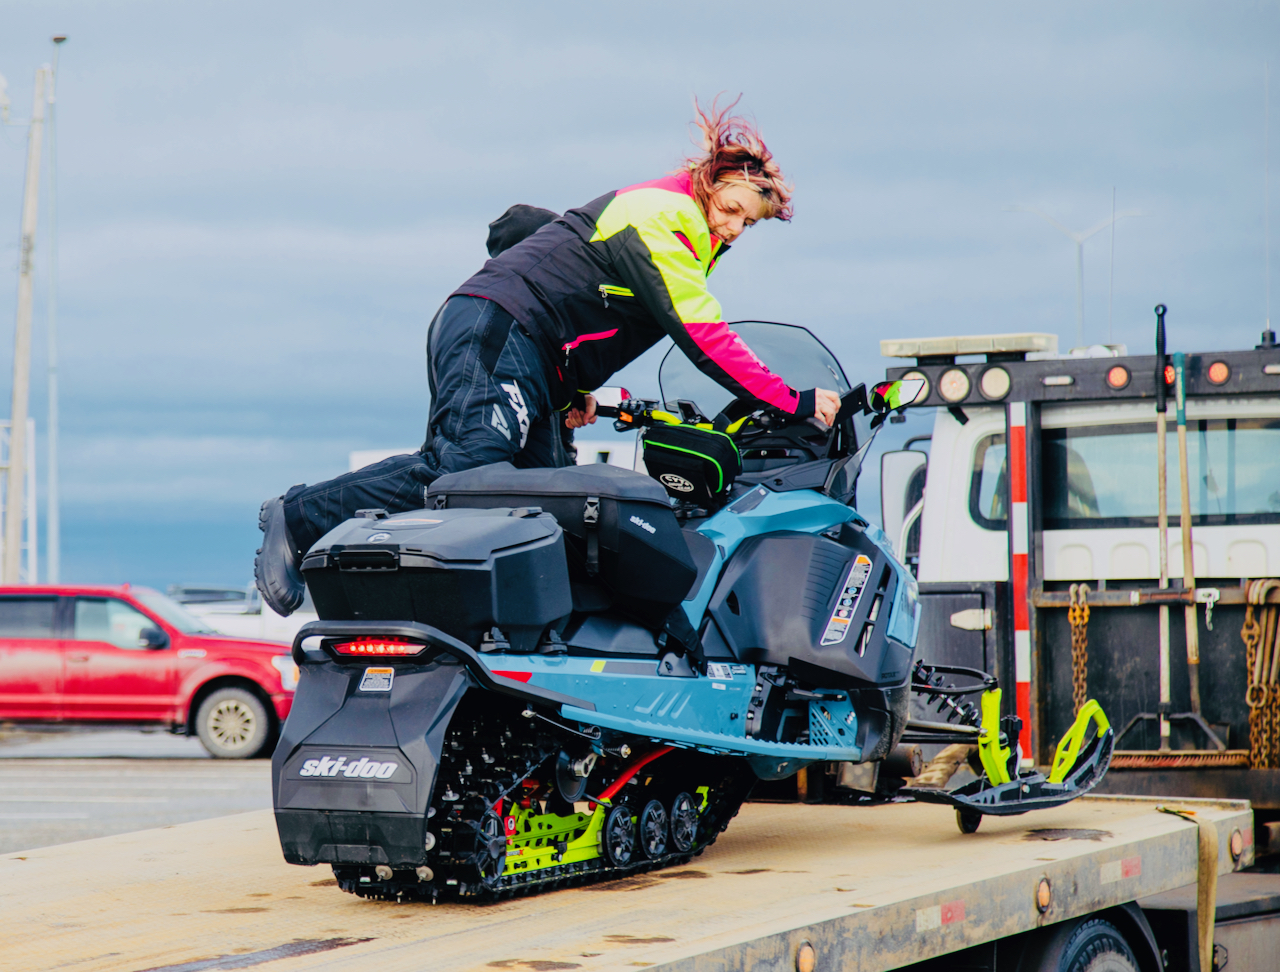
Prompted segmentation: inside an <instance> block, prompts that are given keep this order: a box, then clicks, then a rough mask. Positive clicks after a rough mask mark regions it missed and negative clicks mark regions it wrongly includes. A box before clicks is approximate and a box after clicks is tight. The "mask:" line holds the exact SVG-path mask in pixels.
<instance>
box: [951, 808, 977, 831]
mask: <svg viewBox="0 0 1280 972" xmlns="http://www.w3.org/2000/svg"><path fill="white" fill-rule="evenodd" d="M981 823H982V814H980V813H979V812H978V811H977V810H962V809H961V808H960V807H956V826H957V827H959V828H960V833H962V834H976V833H977V832H978V825H979V824H981Z"/></svg>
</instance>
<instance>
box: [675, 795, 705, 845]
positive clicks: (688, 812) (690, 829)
mask: <svg viewBox="0 0 1280 972" xmlns="http://www.w3.org/2000/svg"><path fill="white" fill-rule="evenodd" d="M697 838H698V805H697V803H695V802H694V800H693V797H691V796H690V795H689V794H688V793H677V794H676V798H675V799H674V800H672V801H671V846H672V847H673V848H674V849H675V850H677V851H679V852H680V853H681V854H687V853H689V851H691V850H693V842H694V841H695V840H697Z"/></svg>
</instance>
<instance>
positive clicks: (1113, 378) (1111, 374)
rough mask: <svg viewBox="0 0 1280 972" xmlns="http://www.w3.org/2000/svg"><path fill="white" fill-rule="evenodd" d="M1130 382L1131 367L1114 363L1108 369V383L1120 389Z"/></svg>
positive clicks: (1117, 389)
mask: <svg viewBox="0 0 1280 972" xmlns="http://www.w3.org/2000/svg"><path fill="white" fill-rule="evenodd" d="M1128 384H1129V369H1128V368H1126V367H1125V366H1124V365H1112V366H1111V368H1110V369H1108V371H1107V385H1108V386H1110V387H1111V388H1114V389H1115V390H1116V391H1119V390H1120V389H1121V388H1125V387H1127V386H1128Z"/></svg>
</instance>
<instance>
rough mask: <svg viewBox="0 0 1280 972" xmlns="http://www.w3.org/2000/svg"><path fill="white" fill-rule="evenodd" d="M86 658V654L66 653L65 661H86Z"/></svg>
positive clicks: (87, 658) (87, 657)
mask: <svg viewBox="0 0 1280 972" xmlns="http://www.w3.org/2000/svg"><path fill="white" fill-rule="evenodd" d="M88 660H89V656H88V655H68V656H67V661H69V662H87V661H88Z"/></svg>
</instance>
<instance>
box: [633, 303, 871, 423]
mask: <svg viewBox="0 0 1280 972" xmlns="http://www.w3.org/2000/svg"><path fill="white" fill-rule="evenodd" d="M729 326H730V327H731V328H733V329H734V330H735V331H736V332H738V334H739V335H741V337H742V340H744V341H746V342H747V347H749V348H750V349H751V350H752V351H754V352H755V355H756V357H758V358H759V359H760V360H761V361H763V362H764V363H765V365H766V366H768V368H769V370H770V371H772V372H773V373H774V374H775V375H777V376H778V377H779V378H781V379H782V380H783V381H785V382H786V383H787V384H788V385H790V386H791V387H792V388H795V389H797V390H799V391H804V390H806V389H809V388H830V389H832V390H833V391H835V392H836V393H837V394H840V395H844V393H845V392H847V391H849V389H850V385H849V379H848V378H846V377H845V375H844V369H843V368H841V367H840V362H839V361H837V360H836V358H835V355H833V354H832V353H831V352H830V351H829V350H827V346H826V345H825V344H823V343H822V342H821V341H819V340H818V339H817V338H816V337H814V336H813V333H812V332H811V331H809V330H808V329H807V328H803V327H799V326H797V325H795V324H775V323H772V322H770V321H735V322H733V323H732V324H730V325H729ZM658 387H659V390H660V391H661V394H662V400H663V401H664V402H666V403H668V407H672V406H674V405H675V403H676V402H677V401H679V400H682V399H683V400H684V401H690V402H694V403H696V404H697V406H698V408H699V409H700V410H701V411H702V414H704V415H706V416H708V417H711V416H714V415H716V414H717V413H718V412H720V411H721V410H722V409H723V408H724V407H725V406H726V405H728V404H729V403H730V402H732V401H733V393H732V392H729V391H728V390H726V389H724V388H721V387H720V386H719V385H718V384H716V383H715V382H714V381H713V380H712V379H710V378H708V377H707V376H706V375H704V374H703V373H702V372H701V371H699V370H698V369H697V367H695V366H694V364H693V362H692V361H690V360H689V359H688V358H687V357H685V356H684V354H683V353H681V352H680V350H679V349H678V348H675V347H672V348H671V350H670V351H668V352H667V354H666V357H664V358H663V359H662V366H661V367H660V368H659V369H658Z"/></svg>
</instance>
